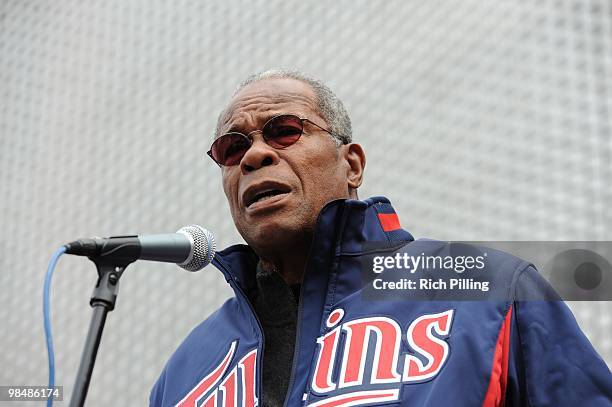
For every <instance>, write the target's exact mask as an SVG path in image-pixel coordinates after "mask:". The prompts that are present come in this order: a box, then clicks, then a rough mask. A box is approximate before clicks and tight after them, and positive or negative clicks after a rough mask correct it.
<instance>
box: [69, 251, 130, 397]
mask: <svg viewBox="0 0 612 407" xmlns="http://www.w3.org/2000/svg"><path fill="white" fill-rule="evenodd" d="M120 250H121V252H122V253H121V257H118V256H117V252H116V251H114V253H113V256H112V258H106V257H105V256H104V255H96V256H90V257H89V259H90V260H91V261H93V262H94V264H95V265H96V268H97V270H98V281H97V283H96V287H95V288H94V290H93V294H92V296H91V300H90V301H89V304H90V305H91V307H92V308H93V315H92V317H91V323H90V325H89V331H88V332H87V339H86V340H85V347H84V349H83V353H82V354H81V364H80V365H79V370H78V372H77V375H76V379H75V382H74V387H73V389H72V396H71V398H70V407H82V406H83V405H84V404H85V398H86V397H87V390H88V389H89V382H90V381H91V374H92V372H93V367H94V364H95V362H96V356H97V354H98V347H99V346H100V340H101V339H102V330H103V329H104V323H105V322H106V315H107V314H108V313H109V312H110V311H112V310H113V309H115V302H116V301H117V293H118V291H119V279H120V278H121V275H122V274H123V271H124V270H125V268H126V267H127V266H128V265H129V264H130V263H132V262H134V261H136V260H137V259H138V256H139V255H140V249H139V248H138V247H136V246H132V245H129V244H127V245H124V246H122V247H121V248H120Z"/></svg>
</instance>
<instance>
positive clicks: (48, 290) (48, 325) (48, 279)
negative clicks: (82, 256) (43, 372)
mask: <svg viewBox="0 0 612 407" xmlns="http://www.w3.org/2000/svg"><path fill="white" fill-rule="evenodd" d="M64 252H66V247H65V246H62V247H60V248H59V249H57V251H56V252H55V253H53V256H52V257H51V261H50V262H49V267H47V274H46V275H45V288H44V291H43V315H44V318H45V338H46V339H47V353H48V355H49V387H48V388H49V389H53V386H55V355H54V354H53V334H52V332H51V316H50V314H51V309H50V304H49V301H50V296H51V277H53V271H54V270H55V265H56V264H57V261H58V260H59V258H60V256H61V255H62V254H64ZM52 406H53V395H50V396H49V398H48V399H47V407H52Z"/></svg>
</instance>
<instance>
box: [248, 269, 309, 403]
mask: <svg viewBox="0 0 612 407" xmlns="http://www.w3.org/2000/svg"><path fill="white" fill-rule="evenodd" d="M256 278H257V290H256V291H255V292H254V294H253V295H252V296H251V303H252V304H253V308H254V309H255V313H256V314H257V317H258V318H259V322H260V323H261V325H262V328H263V333H264V350H263V362H262V366H261V369H262V380H263V382H262V395H261V400H260V406H261V407H277V406H282V405H283V403H284V402H285V397H286V395H287V390H288V387H289V379H290V376H291V367H292V364H293V351H294V348H295V336H296V330H297V306H298V301H299V292H300V285H299V284H295V285H292V286H289V285H287V283H286V282H285V280H284V279H283V277H282V276H281V275H280V274H278V273H277V272H275V271H271V272H266V271H264V270H263V269H262V268H261V267H260V266H259V264H258V265H257V274H256Z"/></svg>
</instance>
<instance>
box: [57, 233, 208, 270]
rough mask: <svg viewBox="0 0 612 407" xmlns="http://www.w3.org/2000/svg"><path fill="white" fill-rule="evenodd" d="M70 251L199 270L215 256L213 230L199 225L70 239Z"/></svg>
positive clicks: (104, 258) (118, 259)
mask: <svg viewBox="0 0 612 407" xmlns="http://www.w3.org/2000/svg"><path fill="white" fill-rule="evenodd" d="M65 247H66V253H68V254H74V255H77V256H87V257H89V258H90V259H92V260H94V259H103V260H113V261H125V262H127V263H131V262H133V261H135V260H138V259H140V260H151V261H161V262H166V263H176V264H178V265H179V266H180V267H182V268H184V269H185V270H188V271H198V270H201V269H203V268H204V267H205V266H206V265H208V264H209V263H210V262H211V261H212V259H213V257H214V256H215V250H216V242H215V237H214V236H213V234H212V233H211V232H210V231H208V230H207V229H204V228H203V227H201V226H198V225H190V226H185V227H183V228H181V229H179V230H178V231H177V232H176V233H167V234H158V235H143V236H136V235H131V236H111V237H107V238H101V237H92V238H89V239H79V240H75V241H74V242H70V243H68V244H67V245H65Z"/></svg>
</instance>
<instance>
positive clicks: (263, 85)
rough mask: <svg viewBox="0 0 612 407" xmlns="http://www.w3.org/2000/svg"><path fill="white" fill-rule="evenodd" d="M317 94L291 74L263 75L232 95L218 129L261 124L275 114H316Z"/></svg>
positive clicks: (223, 129) (238, 128) (226, 129)
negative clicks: (267, 76) (277, 76)
mask: <svg viewBox="0 0 612 407" xmlns="http://www.w3.org/2000/svg"><path fill="white" fill-rule="evenodd" d="M315 98H316V95H315V93H314V91H313V89H312V88H311V87H310V85H308V84H306V83H304V82H302V81H299V80H296V79H292V78H272V79H263V80H260V81H257V82H254V83H251V84H249V85H247V86H245V87H244V88H242V89H240V91H239V92H238V93H237V94H236V95H235V96H234V97H233V98H232V100H231V102H230V104H229V106H228V107H227V109H226V110H225V112H224V114H223V116H222V119H221V122H220V130H221V131H220V133H221V134H222V133H224V132H226V131H228V130H230V129H231V130H236V131H239V130H242V128H246V127H249V126H252V127H256V126H261V125H263V124H264V123H265V122H266V121H267V120H268V119H270V118H271V117H273V116H276V115H278V114H283V113H294V114H297V115H300V116H302V117H305V116H308V117H309V118H312V117H313V115H316V112H317V110H316V102H315Z"/></svg>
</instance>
